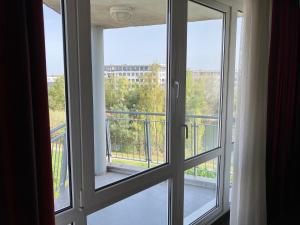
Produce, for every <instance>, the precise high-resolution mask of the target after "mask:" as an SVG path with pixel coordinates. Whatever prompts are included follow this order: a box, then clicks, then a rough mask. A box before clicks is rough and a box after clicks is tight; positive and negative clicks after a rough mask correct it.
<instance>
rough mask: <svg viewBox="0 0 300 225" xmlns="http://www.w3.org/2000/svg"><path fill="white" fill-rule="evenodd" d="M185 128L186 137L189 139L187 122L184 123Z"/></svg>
mask: <svg viewBox="0 0 300 225" xmlns="http://www.w3.org/2000/svg"><path fill="white" fill-rule="evenodd" d="M183 126H184V128H185V139H189V126H188V125H186V124H183Z"/></svg>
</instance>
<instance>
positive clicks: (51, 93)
mask: <svg viewBox="0 0 300 225" xmlns="http://www.w3.org/2000/svg"><path fill="white" fill-rule="evenodd" d="M48 101H49V108H50V109H51V110H55V111H64V110H65V80H64V76H60V77H58V78H57V79H56V80H55V82H54V83H53V84H52V85H51V86H50V87H49V88H48Z"/></svg>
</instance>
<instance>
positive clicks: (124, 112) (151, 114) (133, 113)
mask: <svg viewBox="0 0 300 225" xmlns="http://www.w3.org/2000/svg"><path fill="white" fill-rule="evenodd" d="M106 113H111V114H123V115H145V116H165V115H166V114H165V113H151V112H131V111H128V112H126V111H111V110H107V111H106ZM186 117H190V118H199V119H218V118H219V117H218V116H204V115H192V114H191V115H190V114H187V115H186Z"/></svg>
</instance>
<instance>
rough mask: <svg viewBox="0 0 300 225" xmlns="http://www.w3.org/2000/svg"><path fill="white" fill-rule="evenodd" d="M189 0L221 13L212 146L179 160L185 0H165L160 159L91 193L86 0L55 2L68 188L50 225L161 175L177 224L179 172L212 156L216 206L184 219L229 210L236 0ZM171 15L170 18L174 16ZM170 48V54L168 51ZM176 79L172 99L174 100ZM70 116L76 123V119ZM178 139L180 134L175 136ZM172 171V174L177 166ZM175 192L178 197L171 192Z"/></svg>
mask: <svg viewBox="0 0 300 225" xmlns="http://www.w3.org/2000/svg"><path fill="white" fill-rule="evenodd" d="M193 2H195V3H198V4H201V5H204V6H206V7H209V8H212V9H214V10H218V11H221V12H223V13H224V26H223V54H222V55H223V58H222V67H223V68H222V74H223V75H222V77H223V78H222V83H221V86H222V89H221V90H222V92H221V93H222V101H221V111H220V115H221V120H220V121H221V123H222V124H221V126H220V131H219V133H220V134H219V136H220V137H221V138H220V147H218V148H216V149H213V150H211V151H208V152H205V153H202V154H200V155H197V156H195V157H192V158H189V159H184V148H185V146H184V140H185V135H184V134H185V130H184V126H183V125H184V123H185V112H184V111H183V110H182V107H181V106H182V105H185V74H186V38H187V36H186V35H187V32H186V31H187V3H188V1H187V0H184V1H183V0H168V13H167V16H168V22H167V24H168V26H167V27H168V28H167V29H168V32H167V33H168V38H167V40H168V42H167V43H168V45H167V49H168V53H167V58H168V60H167V65H168V66H167V68H166V69H167V71H168V74H170V75H169V77H168V78H167V79H166V83H167V86H168V88H167V90H168V97H169V99H170V100H169V106H168V107H167V109H168V110H167V112H166V114H167V115H169V116H167V117H166V118H167V120H168V121H167V123H168V124H169V127H168V129H169V132H168V143H167V146H168V147H167V148H168V155H169V161H168V163H166V164H163V165H161V166H158V167H155V168H153V169H150V170H147V171H145V172H142V173H140V174H137V175H135V176H132V177H129V178H128V179H125V180H123V181H121V182H118V183H117V184H114V185H112V186H109V187H107V188H104V189H100V190H98V191H95V185H94V173H93V171H94V163H89V162H94V159H93V154H94V152H93V151H94V140H93V121H92V120H91V119H90V118H93V115H92V114H93V110H92V109H93V93H92V88H91V87H92V63H91V38H90V37H91V36H90V27H91V24H90V1H80V0H75V1H72V0H62V4H64V6H63V7H62V8H63V9H64V10H63V11H64V13H63V16H64V20H63V22H64V27H65V49H66V51H65V54H66V56H65V58H66V62H65V67H67V71H68V74H67V76H66V78H67V82H68V85H67V93H68V94H67V96H68V115H69V140H70V141H69V146H70V150H69V152H70V155H69V158H70V167H71V174H70V176H71V181H72V183H71V184H70V186H71V188H72V196H71V198H72V201H71V202H72V203H73V204H72V205H71V207H69V208H67V209H64V210H61V211H59V212H58V213H57V214H56V215H55V219H56V224H57V225H66V224H69V223H73V224H80V225H81V224H83V225H84V224H86V217H87V215H89V214H91V213H93V212H96V211H98V210H100V209H101V208H104V207H106V206H108V205H111V204H113V203H116V202H118V201H120V200H122V199H125V198H127V197H129V196H131V195H133V194H135V193H137V192H140V191H142V190H145V189H147V188H149V187H151V186H153V185H156V184H158V183H160V182H162V181H164V180H169V189H170V190H169V224H172V225H181V224H183V219H184V218H183V193H184V171H185V170H186V169H189V168H192V167H193V166H195V165H198V164H200V163H203V162H206V161H208V160H211V159H214V158H216V157H219V171H218V172H219V186H218V188H219V195H218V203H219V204H218V206H217V207H216V208H214V209H213V210H210V211H209V212H207V213H206V214H205V215H204V216H202V217H200V218H199V219H197V220H196V221H194V222H193V223H192V224H207V223H210V222H211V221H214V220H215V219H216V218H218V217H219V216H221V215H222V214H223V213H225V212H226V211H228V210H229V208H230V204H229V177H230V174H229V173H230V153H231V149H232V143H231V136H232V135H231V132H232V130H231V125H232V110H233V108H232V106H233V101H232V99H233V85H234V65H235V64H234V62H235V39H236V37H235V36H236V35H235V34H236V33H235V32H236V18H237V12H238V11H240V10H241V5H240V4H233V3H231V1H226V0H225V4H224V3H220V2H218V1H215V0H211V1H209V0H193ZM174 15H176V16H174ZM175 53H176V54H175ZM175 81H178V82H179V83H180V93H179V98H178V99H176V94H177V93H176V92H177V87H176V85H175ZM78 121H80V122H79V123H78ZM178 137H180V138H178ZM178 171H179V172H178ZM178 196H181V197H178Z"/></svg>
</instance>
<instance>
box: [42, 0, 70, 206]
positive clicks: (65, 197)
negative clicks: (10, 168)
mask: <svg viewBox="0 0 300 225" xmlns="http://www.w3.org/2000/svg"><path fill="white" fill-rule="evenodd" d="M44 3H45V4H44V5H43V12H44V27H45V46H46V64H47V81H48V100H49V114H50V127H51V131H50V133H51V156H52V175H53V189H54V203H55V211H58V210H61V209H63V208H65V207H68V206H70V185H69V184H70V180H69V169H68V168H69V166H68V161H69V159H68V157H69V156H68V143H67V136H68V135H67V126H66V97H65V72H64V66H65V65H64V40H63V27H62V15H61V8H60V5H59V4H56V5H55V6H53V7H52V6H51V8H50V7H49V6H47V5H48V1H44Z"/></svg>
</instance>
